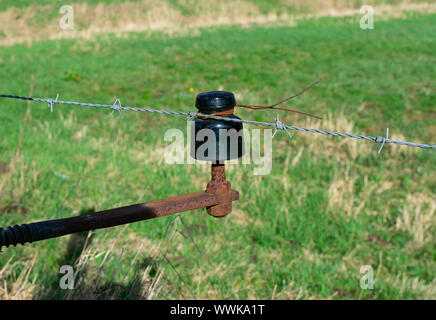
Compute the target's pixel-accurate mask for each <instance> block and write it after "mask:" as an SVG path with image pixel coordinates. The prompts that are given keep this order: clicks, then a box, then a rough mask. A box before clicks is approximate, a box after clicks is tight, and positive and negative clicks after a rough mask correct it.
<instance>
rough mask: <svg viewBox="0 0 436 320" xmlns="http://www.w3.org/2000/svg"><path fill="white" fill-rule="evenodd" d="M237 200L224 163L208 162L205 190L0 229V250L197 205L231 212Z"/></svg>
mask: <svg viewBox="0 0 436 320" xmlns="http://www.w3.org/2000/svg"><path fill="white" fill-rule="evenodd" d="M238 199H239V193H238V192H237V191H234V190H230V183H229V182H228V181H226V179H225V172H224V165H212V180H211V181H210V182H209V184H208V185H207V189H206V192H204V191H203V192H196V193H190V194H186V195H182V196H177V197H171V198H166V199H161V200H155V201H150V202H145V203H141V204H134V205H131V206H127V207H121V208H116V209H109V210H105V211H100V212H95V213H90V214H86V215H83V216H77V217H71V218H65V219H56V220H49V221H42V222H35V223H30V224H23V225H21V226H18V225H15V226H13V227H7V228H5V229H2V228H0V250H1V248H2V246H6V247H9V246H10V245H14V246H15V245H17V244H18V243H21V244H24V243H26V242H35V241H40V240H45V239H50V238H56V237H61V236H64V235H68V234H71V233H76V232H82V231H89V230H96V229H102V228H109V227H114V226H118V225H122V224H127V223H132V222H137V221H142V220H147V219H153V218H157V217H162V216H166V215H170V214H173V213H178V212H184V211H188V210H194V209H199V208H207V212H208V213H209V214H211V215H213V216H214V217H223V216H225V215H227V214H229V213H230V212H231V211H232V201H236V200H238Z"/></svg>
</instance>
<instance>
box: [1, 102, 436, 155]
mask: <svg viewBox="0 0 436 320" xmlns="http://www.w3.org/2000/svg"><path fill="white" fill-rule="evenodd" d="M0 98H11V99H20V100H27V101H36V102H45V103H47V105H48V107H49V108H50V109H51V111H53V105H54V104H66V105H76V106H82V107H94V108H108V109H112V112H111V115H112V114H113V113H114V112H115V111H118V113H119V115H120V117H121V110H126V111H138V112H150V113H158V114H166V115H185V116H187V118H186V120H192V119H194V118H196V117H207V118H211V119H216V120H223V121H231V122H240V123H247V124H253V125H261V126H267V127H273V128H275V132H274V135H275V134H276V133H277V130H282V131H285V132H286V133H287V134H288V135H289V137H291V135H290V134H289V132H288V129H289V130H294V131H303V132H310V133H319V134H325V135H331V136H335V137H342V138H354V139H361V140H367V141H372V142H375V143H381V147H380V149H379V151H378V153H380V152H381V150H382V149H383V147H384V145H385V144H386V143H393V144H398V145H403V146H409V147H416V148H423V149H432V150H436V145H429V144H421V143H414V142H407V141H397V140H392V139H389V128H387V129H386V136H385V137H381V136H377V137H373V136H365V135H360V134H351V133H341V132H336V131H328V130H321V129H309V128H304V127H296V126H289V125H285V124H284V123H283V122H281V121H280V120H279V116H278V115H277V117H276V118H275V120H276V122H275V123H272V122H263V121H253V120H245V119H237V118H229V117H223V116H214V115H207V114H201V113H199V112H186V111H171V110H159V109H153V108H148V107H147V108H137V107H125V106H122V105H121V101H120V99H118V98H117V99H116V100H115V102H114V104H112V105H109V104H94V103H84V102H75V101H62V100H58V98H59V95H58V96H57V97H56V99H51V98H48V99H44V98H30V97H20V96H13V95H0Z"/></svg>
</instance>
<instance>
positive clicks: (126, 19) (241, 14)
mask: <svg viewBox="0 0 436 320" xmlns="http://www.w3.org/2000/svg"><path fill="white" fill-rule="evenodd" d="M283 3H284V4H287V5H288V6H290V7H291V8H295V11H296V12H299V11H300V12H301V10H304V11H305V12H308V13H304V14H293V13H292V11H289V10H288V12H291V13H286V12H282V10H281V9H277V10H274V11H270V12H267V13H264V12H262V11H261V9H260V7H259V6H257V5H256V4H254V3H251V2H248V1H243V0H236V1H230V2H222V1H218V0H209V1H201V2H198V3H196V4H195V5H192V6H191V7H190V6H188V5H187V4H185V5H184V6H185V8H186V11H187V12H189V13H186V12H185V13H183V12H182V11H181V10H180V9H178V8H177V7H175V6H172V5H171V4H169V3H168V2H165V1H157V0H152V1H150V0H147V1H140V2H126V3H116V4H104V3H99V4H97V5H88V4H83V3H81V4H74V5H73V8H74V23H75V29H74V30H68V31H64V30H61V29H60V27H59V19H60V17H61V15H60V14H59V17H57V18H54V19H52V20H50V21H49V22H48V23H46V24H44V25H39V24H38V23H37V22H35V21H36V20H37V19H35V17H38V16H42V15H44V14H45V13H46V12H47V11H50V10H52V9H53V7H51V6H38V5H36V6H29V7H27V8H24V9H17V8H10V9H8V10H6V11H4V12H0V30H1V31H2V32H3V33H4V36H3V37H2V38H0V45H13V44H15V43H32V42H33V41H38V40H43V39H62V38H81V39H87V40H89V39H94V38H95V37H96V36H97V35H100V34H105V33H116V34H119V35H121V34H122V33H125V32H138V31H154V30H159V31H163V32H165V33H167V34H169V35H174V36H177V35H195V34H197V33H198V29H199V28H203V27H211V26H230V25H237V26H242V27H247V26H249V25H250V24H256V25H268V24H280V25H287V26H293V25H296V23H297V22H298V20H300V19H307V18H316V17H325V16H333V17H346V16H352V15H355V14H360V13H359V9H356V7H357V5H356V3H355V2H354V1H336V0H335V1H333V0H329V1H310V2H309V1H303V0H284V1H283ZM371 3H372V2H371V1H369V2H368V3H367V4H371ZM406 11H419V12H423V13H434V12H436V4H435V3H421V4H414V3H413V2H412V1H404V2H402V3H401V4H400V5H383V6H377V7H375V15H376V16H377V19H378V20H384V19H389V18H392V17H402V16H403V15H404V13H405V12H406Z"/></svg>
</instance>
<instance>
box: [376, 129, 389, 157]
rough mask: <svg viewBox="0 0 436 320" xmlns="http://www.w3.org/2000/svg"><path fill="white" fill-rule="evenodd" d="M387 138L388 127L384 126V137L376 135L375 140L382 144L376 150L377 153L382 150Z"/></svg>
mask: <svg viewBox="0 0 436 320" xmlns="http://www.w3.org/2000/svg"><path fill="white" fill-rule="evenodd" d="M388 140H389V128H386V137H377V138H376V140H375V142H377V143H381V144H382V145H381V146H380V149H379V150H378V154H380V152H381V151H382V149H383V147H384V145H385V143H386V141H388Z"/></svg>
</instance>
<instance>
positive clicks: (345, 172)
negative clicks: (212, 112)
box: [0, 0, 436, 299]
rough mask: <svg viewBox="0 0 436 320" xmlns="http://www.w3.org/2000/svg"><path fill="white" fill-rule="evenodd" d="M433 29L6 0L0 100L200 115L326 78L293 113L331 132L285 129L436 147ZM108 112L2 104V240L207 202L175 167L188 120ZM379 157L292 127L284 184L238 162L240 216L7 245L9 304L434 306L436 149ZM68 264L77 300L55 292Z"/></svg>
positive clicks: (276, 144) (198, 171)
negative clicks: (218, 102)
mask: <svg viewBox="0 0 436 320" xmlns="http://www.w3.org/2000/svg"><path fill="white" fill-rule="evenodd" d="M363 5H369V6H372V8H374V18H373V19H374V20H373V21H374V28H373V29H362V28H361V19H362V17H363V16H364V15H365V14H366V12H365V13H361V12H360V8H361V7H362V6H363ZM63 6H70V7H71V8H72V9H73V19H74V20H73V21H74V25H73V26H72V29H65V28H64V29H63V28H61V26H62V23H64V25H65V23H66V22H67V21H66V20H65V18H64V16H65V15H66V11H65V12H62V11H61V12H60V10H61V8H62V7H63ZM70 20H71V19H70ZM69 22H71V21H69ZM435 35H436V2H435V1H387V0H386V1H384V0H379V1H365V2H361V1H353V0H350V1H346V0H343V1H341V0H338V1H333V0H331V1H303V0H278V1H266V0H245V1H230V0H224V1H214V0H213V1H200V0H163V1H154V0H153V1H139V0H138V1H122V0H112V1H99V0H81V1H76V0H70V1H63V0H62V1H49V0H41V1H38V2H34V1H24V0H15V1H12V0H2V1H0V94H12V95H22V96H33V97H41V98H49V97H50V98H55V97H56V95H57V94H59V95H60V96H59V99H60V100H72V101H80V102H90V103H105V104H112V103H113V102H114V100H115V99H116V98H120V99H121V102H122V104H123V105H127V106H138V107H141V106H151V107H154V108H157V109H169V110H183V111H194V110H195V108H194V102H195V97H196V95H197V94H198V93H200V92H204V91H209V90H226V91H232V92H234V93H235V95H236V97H237V99H238V102H239V103H243V104H271V103H273V102H275V101H277V100H279V99H281V98H284V97H286V96H289V95H291V94H293V93H297V92H298V91H300V90H301V89H303V88H304V87H306V86H308V85H309V84H311V83H313V82H314V81H316V80H318V79H319V80H321V82H320V84H319V85H317V86H316V87H314V88H312V89H311V90H310V91H308V92H306V93H304V94H303V95H301V96H299V97H298V98H296V99H293V100H292V101H291V102H289V103H288V104H287V107H290V108H294V109H299V110H302V111H305V112H310V113H314V114H316V115H319V116H322V117H323V119H322V120H316V119H311V118H307V117H304V116H301V115H296V114H290V113H286V112H281V113H280V120H281V121H283V122H284V123H286V124H289V125H296V126H305V127H308V128H319V129H326V130H333V131H339V132H347V133H355V134H365V135H372V136H384V134H385V130H386V127H389V128H390V137H391V138H392V139H396V140H405V141H413V142H418V143H427V144H434V143H436V141H435V133H436V122H435V120H436V108H435V104H436V91H435V83H436V82H435V74H436V55H435V52H436V41H435ZM109 113H110V111H109V110H100V109H92V108H78V107H74V106H67V105H55V106H54V110H53V112H50V109H49V108H47V106H46V104H43V103H42V104H41V103H36V102H32V103H30V102H25V101H17V100H6V99H2V100H0V222H1V224H0V227H6V226H8V225H14V224H22V223H29V222H35V221H40V220H46V219H55V218H62V217H70V216H75V215H79V214H84V213H88V212H93V211H98V210H104V209H109V208H114V207H119V206H124V205H129V204H133V203H139V202H145V201H150V200H154V199H160V198H165V197H170V196H175V195H180V194H185V193H190V192H195V191H199V190H203V189H204V188H205V186H206V183H207V182H208V181H209V174H210V173H209V170H210V169H209V166H204V165H169V164H166V163H165V159H164V151H165V148H166V147H167V146H168V144H169V143H168V142H166V141H164V134H165V132H166V130H167V129H170V128H179V129H181V130H183V131H185V130H186V122H185V121H184V117H174V116H173V117H166V116H163V115H154V114H144V113H136V112H127V111H125V112H123V117H122V118H119V117H109ZM237 115H238V116H240V117H242V118H245V119H250V120H258V121H268V122H273V121H274V120H273V119H274V117H275V113H272V112H271V111H268V110H261V111H252V110H238V112H237ZM246 127H247V128H253V127H252V126H246ZM378 148H379V144H374V143H370V142H365V141H360V140H354V139H346V140H344V139H340V138H334V137H330V136H323V135H315V134H310V133H294V134H293V138H292V139H289V137H288V136H287V135H286V134H284V133H283V132H279V133H278V134H277V136H276V138H275V139H274V141H273V163H272V171H271V173H270V174H268V175H264V176H257V175H254V174H253V165H252V164H250V165H241V164H239V165H236V164H235V165H229V166H227V176H228V179H229V180H230V182H231V183H232V187H233V188H234V189H236V190H238V191H239V192H240V200H239V201H238V202H237V203H234V205H233V212H232V213H231V214H230V215H229V216H228V217H226V218H224V219H214V218H212V217H211V216H209V215H207V214H206V212H205V210H196V211H193V212H188V213H184V214H179V215H175V216H169V217H164V218H159V219H154V220H151V221H145V222H139V223H135V224H131V225H126V226H120V227H115V228H110V229H104V230H98V231H95V232H90V233H84V234H76V235H72V236H68V237H63V238H58V239H51V240H47V241H44V242H39V243H34V244H30V245H26V246H18V247H15V248H3V252H2V253H1V254H0V299H48V298H49V299H53V298H54V299H174V298H179V299H312V298H320V299H435V298H436V278H435V270H436V245H435V234H436V232H435V231H436V228H435V227H436V213H435V211H436V195H435V190H436V174H435V163H436V154H435V152H434V151H432V150H421V149H417V148H408V147H404V146H397V145H386V146H384V149H383V151H382V152H381V154H380V155H377V151H378ZM62 265H71V266H73V267H74V270H75V289H74V290H62V289H61V288H60V287H59V279H60V277H61V274H60V273H59V269H60V266H62ZM365 265H367V266H371V267H372V268H373V270H374V277H375V284H374V289H372V290H370V289H367V290H364V289H362V288H361V287H360V280H361V278H362V276H363V274H362V273H361V272H360V271H361V267H362V266H365Z"/></svg>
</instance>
